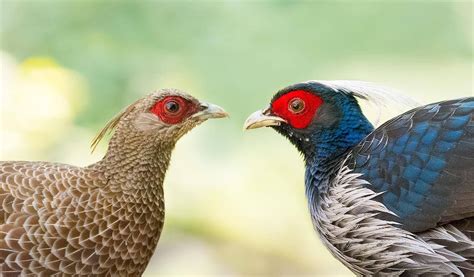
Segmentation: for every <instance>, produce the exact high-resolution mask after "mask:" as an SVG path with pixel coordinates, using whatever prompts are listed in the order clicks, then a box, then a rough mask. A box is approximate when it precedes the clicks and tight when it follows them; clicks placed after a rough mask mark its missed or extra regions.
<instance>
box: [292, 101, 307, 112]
mask: <svg viewBox="0 0 474 277" xmlns="http://www.w3.org/2000/svg"><path fill="white" fill-rule="evenodd" d="M304 108H305V104H304V101H303V100H301V99H300V98H294V99H292V100H291V101H290V103H289V104H288V110H290V111H291V112H292V113H301V112H302V111H303V110H304Z"/></svg>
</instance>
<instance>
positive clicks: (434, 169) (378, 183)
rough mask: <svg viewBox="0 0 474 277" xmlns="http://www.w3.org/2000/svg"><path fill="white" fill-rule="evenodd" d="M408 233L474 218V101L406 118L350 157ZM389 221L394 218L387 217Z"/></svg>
mask: <svg viewBox="0 0 474 277" xmlns="http://www.w3.org/2000/svg"><path fill="white" fill-rule="evenodd" d="M350 157H351V159H350V163H349V167H351V168H352V169H353V170H354V171H355V172H358V173H362V174H363V175H362V178H364V179H366V180H367V181H368V182H369V183H370V184H369V185H368V186H369V188H370V189H372V190H373V191H375V192H382V194H381V195H380V196H379V198H378V200H379V201H380V202H382V203H383V204H384V205H385V206H386V207H387V208H388V209H389V210H390V211H391V212H393V213H394V214H395V215H396V217H395V218H393V217H392V218H391V219H392V220H395V221H397V222H399V223H401V226H402V228H404V229H406V230H408V231H411V232H421V231H424V230H427V229H429V228H433V227H435V226H437V225H441V224H444V223H447V222H451V221H454V220H459V219H463V218H469V217H472V216H474V97H468V98H463V99H457V100H452V101H443V102H438V103H434V104H430V105H426V106H422V107H419V108H416V109H413V110H411V111H408V112H406V113H403V114H401V115H399V116H397V117H395V118H393V119H391V120H390V121H388V122H386V123H385V124H383V125H381V126H380V127H379V128H377V129H376V130H374V131H373V132H372V133H371V134H370V135H369V136H367V137H366V138H365V139H364V140H363V141H362V142H361V143H360V144H358V145H357V146H356V147H355V148H354V149H352V150H351V153H350ZM387 216H388V215H387Z"/></svg>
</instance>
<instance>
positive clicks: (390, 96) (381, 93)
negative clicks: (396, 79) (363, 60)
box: [308, 80, 421, 126]
mask: <svg viewBox="0 0 474 277" xmlns="http://www.w3.org/2000/svg"><path fill="white" fill-rule="evenodd" d="M308 82H317V83H320V84H322V85H324V86H326V87H329V88H331V89H333V90H334V91H339V92H342V93H346V94H350V95H353V96H355V97H357V98H359V99H361V100H365V101H367V102H368V103H369V104H370V105H372V106H373V107H374V108H375V109H376V110H377V115H376V119H375V120H374V122H373V123H374V125H375V126H379V125H380V123H381V122H380V121H381V119H382V117H383V113H384V112H385V111H386V109H389V110H393V111H394V112H396V114H399V113H401V112H405V111H407V110H409V109H412V108H415V107H417V106H420V105H421V104H420V103H419V102H418V101H416V100H415V99H413V98H411V97H408V96H406V95H404V94H403V93H401V92H399V91H397V90H395V89H392V88H388V87H385V86H382V85H379V84H376V83H371V82H364V81H351V80H329V81H326V80H321V81H318V80H311V81H308Z"/></svg>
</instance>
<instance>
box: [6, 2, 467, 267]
mask: <svg viewBox="0 0 474 277" xmlns="http://www.w3.org/2000/svg"><path fill="white" fill-rule="evenodd" d="M0 5H1V6H0V13H1V14H0V15H1V16H0V23H1V24H0V35H1V50H2V51H3V52H2V55H1V56H0V62H1V76H2V79H1V80H2V84H1V91H0V92H1V93H0V97H1V98H0V100H1V103H0V107H1V113H0V116H1V118H0V126H1V132H0V135H1V136H0V140H1V145H2V146H1V148H0V150H1V152H0V159H2V160H5V159H39V160H51V161H60V162H68V163H74V164H78V165H85V164H88V163H91V162H93V161H95V160H97V159H99V158H100V155H101V153H103V152H104V151H105V147H106V145H105V144H103V145H102V146H101V149H99V150H100V151H98V153H96V154H94V155H90V154H89V153H90V151H89V148H88V144H89V142H90V140H91V139H92V137H93V135H94V133H95V132H96V131H97V130H99V129H100V127H101V126H102V125H104V124H105V122H106V121H107V120H108V119H110V118H111V117H112V116H113V115H114V114H115V113H117V112H118V111H119V110H120V109H122V108H123V107H124V106H126V105H127V104H129V103H131V102H132V101H134V100H135V99H136V98H138V97H141V96H142V95H144V94H146V93H148V92H151V91H152V90H154V89H157V88H161V87H177V88H181V89H184V90H186V91H188V92H191V93H192V94H193V95H195V96H196V97H198V98H201V99H205V100H208V101H210V102H214V103H218V104H219V105H222V106H224V107H225V108H226V109H227V110H228V111H229V112H230V113H231V116H232V117H231V119H230V120H227V121H216V122H208V123H206V124H204V125H203V126H200V127H199V128H198V129H197V130H195V131H193V132H192V133H190V134H189V135H187V136H186V137H185V138H183V140H182V141H181V142H180V143H179V144H178V146H177V149H176V152H175V153H174V157H173V163H172V166H171V168H170V171H169V174H168V176H167V180H166V198H167V199H166V200H167V211H168V212H167V221H166V226H165V233H164V234H163V236H162V239H161V240H160V244H159V247H158V251H157V254H156V255H155V257H154V260H153V261H152V262H151V263H150V266H149V268H148V271H147V274H149V275H152V274H166V275H167V274H229V275H255V274H261V275H272V276H273V275H295V274H298V275H314V274H320V275H338V274H346V275H347V274H349V273H348V271H347V270H346V269H345V268H344V267H343V266H342V265H341V264H339V263H338V262H337V261H335V260H334V259H333V258H332V257H331V256H330V254H329V253H328V252H327V251H326V250H325V249H324V247H323V246H322V245H321V243H320V242H319V241H318V239H317V236H316V235H315V234H314V232H313V230H312V227H311V222H310V218H309V215H308V212H307V208H306V203H305V199H304V190H303V163H302V161H301V159H300V157H299V156H298V154H297V152H296V151H295V150H294V149H293V148H292V147H291V146H290V145H289V144H288V143H287V142H286V141H284V139H282V138H281V137H280V136H278V135H277V134H275V133H274V132H272V131H270V130H259V131H255V132H252V133H249V134H247V135H246V136H244V135H243V133H242V131H241V126H242V122H243V121H244V119H245V117H246V116H247V115H248V114H249V113H250V112H253V111H254V110H256V109H259V108H263V107H265V106H266V105H267V103H268V101H269V99H270V97H271V96H272V95H273V93H274V92H275V91H276V90H278V89H279V88H281V87H283V86H286V85H289V84H291V83H295V82H298V81H303V80H308V79H362V80H367V81H375V82H380V83H383V84H385V85H388V86H392V87H395V88H398V89H400V90H404V91H406V92H407V93H408V94H410V95H411V96H413V97H415V98H418V99H419V100H421V102H428V101H436V100H441V99H445V98H453V97H460V96H466V95H469V94H471V95H472V46H473V45H472V41H473V40H472V34H473V32H472V31H473V30H472V8H473V7H472V2H470V1H465V2H462V1H456V2H448V1H446V2H432V1H416V2H407V1H379V2H372V1H370V2H369V1H366V2H356V1H337V2H333V1H324V2H322V1H283V0H280V1H242V2H237V1H199V2H191V1H176V2H172V1H164V2H160V1H91V0H88V1H59V0H58V1H37V0H31V1H5V0H2V1H1V2H0Z"/></svg>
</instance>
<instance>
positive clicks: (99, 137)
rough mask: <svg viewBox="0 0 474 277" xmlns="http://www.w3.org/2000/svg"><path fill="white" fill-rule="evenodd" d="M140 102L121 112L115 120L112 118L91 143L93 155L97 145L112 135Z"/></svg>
mask: <svg viewBox="0 0 474 277" xmlns="http://www.w3.org/2000/svg"><path fill="white" fill-rule="evenodd" d="M137 102H138V101H136V102H134V103H133V104H131V105H129V106H128V107H126V108H125V109H124V110H123V111H122V112H120V113H119V114H118V115H116V116H115V117H114V118H112V119H111V120H110V121H109V122H108V123H107V125H105V127H104V128H102V130H101V131H100V132H99V133H98V134H97V135H96V136H95V138H94V139H93V140H92V143H91V148H92V153H93V152H94V151H95V149H96V147H97V145H98V144H99V143H100V141H101V140H102V139H103V138H104V136H105V135H106V134H110V133H111V132H112V131H113V130H114V129H115V128H116V127H117V125H118V124H119V122H120V120H121V119H122V118H124V117H126V116H127V115H129V114H130V113H131V112H132V111H133V110H134V109H135V104H136V103H137Z"/></svg>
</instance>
